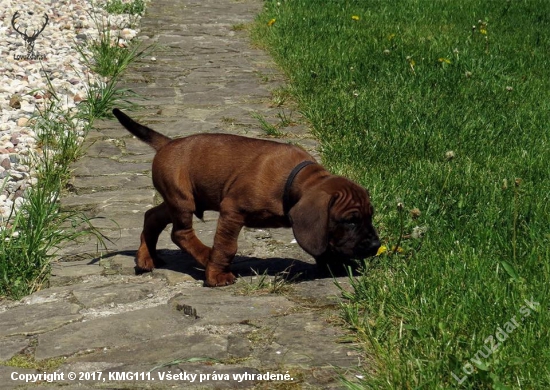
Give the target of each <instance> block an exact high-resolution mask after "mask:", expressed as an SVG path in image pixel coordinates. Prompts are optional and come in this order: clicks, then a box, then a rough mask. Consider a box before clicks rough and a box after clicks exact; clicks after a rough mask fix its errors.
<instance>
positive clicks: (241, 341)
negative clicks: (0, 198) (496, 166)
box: [0, 0, 363, 389]
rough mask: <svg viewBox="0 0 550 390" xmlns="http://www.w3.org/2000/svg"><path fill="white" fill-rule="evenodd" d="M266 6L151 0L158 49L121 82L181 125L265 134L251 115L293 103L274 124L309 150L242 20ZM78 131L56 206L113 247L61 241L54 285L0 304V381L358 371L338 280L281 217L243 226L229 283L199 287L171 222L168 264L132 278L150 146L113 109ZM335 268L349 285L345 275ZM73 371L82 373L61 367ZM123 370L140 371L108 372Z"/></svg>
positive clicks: (142, 383) (163, 126)
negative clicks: (77, 154) (90, 220)
mask: <svg viewBox="0 0 550 390" xmlns="http://www.w3.org/2000/svg"><path fill="white" fill-rule="evenodd" d="M260 8H261V2H260V1H257V0H243V1H240V0H238V1H236V0H217V1H210V0H209V1H204V0H194V1H192V0H185V1H180V2H174V1H170V0H153V1H152V2H151V3H150V6H149V9H148V11H147V14H146V16H145V17H144V18H143V19H142V33H141V35H142V39H143V40H144V41H145V44H151V43H155V44H156V46H155V49H154V52H153V53H152V54H151V56H154V57H155V59H156V60H153V59H152V58H151V56H148V57H147V58H145V59H143V60H142V61H140V62H139V63H137V64H136V65H135V66H134V67H133V68H132V69H131V70H130V71H129V72H128V74H127V77H126V85H125V87H129V88H131V89H133V90H134V91H135V92H137V93H138V94H140V95H142V96H145V97H147V100H146V101H140V106H141V107H140V109H139V110H138V111H136V112H134V113H132V114H131V115H132V116H133V117H135V118H136V119H137V120H139V121H142V122H143V123H146V124H148V125H149V126H151V127H153V128H154V129H156V130H159V131H160V132H162V133H164V134H167V135H169V136H174V137H176V136H178V137H179V136H186V135H189V134H194V133H199V132H227V133H233V134H241V135H247V136H255V137H265V136H266V135H265V133H264V132H263V131H262V129H261V126H260V125H259V123H258V120H257V119H255V118H254V116H253V115H252V114H253V113H259V114H260V115H262V116H264V117H265V118H266V119H267V121H268V122H270V123H273V124H275V123H277V122H278V121H280V120H281V117H286V118H289V117H290V118H292V120H294V121H297V122H298V123H293V124H291V125H290V126H287V127H286V128H283V129H282V131H284V132H285V133H288V134H287V136H286V138H282V139H280V140H281V142H296V143H298V144H300V145H302V146H304V147H305V148H306V149H308V150H310V151H312V152H314V150H315V146H316V144H315V141H314V140H313V139H311V138H310V137H308V136H307V128H306V126H305V125H304V124H303V123H299V122H300V119H299V115H298V114H296V113H293V112H292V107H289V106H288V104H287V103H285V105H281V103H282V100H283V99H281V98H280V96H281V95H280V94H277V90H278V89H280V87H281V86H283V85H284V79H283V77H282V76H281V74H280V73H279V71H278V70H277V69H276V68H275V67H274V65H273V63H272V61H271V59H270V58H269V57H268V56H267V55H266V54H265V53H264V52H262V51H260V50H258V49H255V48H254V47H253V45H251V43H250V41H249V39H248V36H247V32H246V31H243V30H242V28H241V27H242V25H243V24H246V23H250V22H251V21H252V20H253V18H254V16H255V15H256V14H257V12H259V11H260ZM291 112H292V116H291ZM86 145H87V152H86V156H85V157H84V158H82V159H81V160H80V161H79V162H78V163H76V164H75V166H74V169H75V170H74V180H73V182H72V184H71V193H70V194H68V195H67V196H66V197H65V198H64V200H63V205H64V207H65V208H67V209H69V208H71V209H77V210H82V211H84V212H85V213H86V214H87V215H89V216H93V217H95V218H96V219H94V225H95V226H97V227H99V228H101V229H102V232H103V234H105V236H106V237H108V238H109V239H110V240H111V242H108V243H107V250H103V249H101V248H98V245H97V243H96V241H94V240H89V241H86V242H82V243H79V244H75V245H71V246H68V247H66V248H63V250H62V253H61V258H60V260H59V261H58V262H57V263H55V264H54V265H53V277H52V279H51V286H50V288H47V289H44V290H42V291H40V292H37V293H35V294H33V295H31V296H29V297H27V298H25V299H23V300H21V301H20V302H3V303H0V361H3V362H4V363H0V379H1V380H0V387H2V388H3V387H6V388H14V387H21V388H27V387H28V388H36V387H40V388H51V387H54V388H55V387H60V386H67V385H68V386H69V388H72V387H76V385H77V384H80V386H79V387H80V388H98V387H100V388H155V389H164V388H173V387H176V388H179V387H186V388H187V387H189V388H257V389H268V388H293V389H294V388H296V389H298V388H304V389H307V388H323V389H327V388H340V387H342V384H341V382H340V381H339V377H340V376H345V377H351V378H353V369H354V367H357V365H358V364H362V363H363V362H361V361H360V359H359V354H358V353H357V352H356V351H354V350H353V348H352V347H353V346H352V345H350V344H345V343H341V342H340V341H342V338H343V337H344V336H345V334H344V332H343V330H342V329H341V328H340V327H338V326H337V325H336V322H337V319H338V302H339V301H338V297H339V295H340V294H339V290H338V288H337V287H336V286H335V284H334V281H333V280H332V279H316V269H315V266H314V263H313V261H312V259H311V258H310V257H309V256H308V255H307V254H305V253H304V252H303V251H302V250H301V249H300V248H299V247H298V246H297V244H295V243H294V241H293V236H292V233H291V231H290V230H284V229H283V230H279V229H273V230H253V229H245V230H243V232H242V234H241V237H240V240H239V252H238V256H237V258H236V260H235V263H234V272H235V273H236V274H238V275H240V276H241V277H240V278H239V281H238V282H237V283H236V284H235V285H233V286H229V287H225V288H216V289H210V288H206V287H203V286H202V284H203V278H204V273H203V271H202V270H200V269H199V268H198V267H197V264H196V263H194V262H193V261H192V259H190V258H189V257H188V256H187V255H185V254H183V253H181V252H180V251H179V250H177V248H176V247H175V245H174V244H173V243H172V242H171V241H170V238H169V234H167V233H163V235H161V238H160V241H159V248H162V250H161V254H162V255H163V257H164V259H165V260H167V263H168V264H167V266H166V267H165V268H164V269H158V270H155V271H154V272H153V273H151V274H145V275H140V276H135V275H134V269H133V267H134V257H133V256H134V253H135V251H136V249H137V247H138V245H139V234H140V232H141V225H142V219H143V213H144V212H145V211H146V210H147V209H149V208H150V207H152V206H153V205H154V204H156V202H157V201H158V199H157V198H156V196H155V192H154V190H153V188H152V184H151V177H150V162H151V160H152V157H153V152H152V150H151V149H149V147H147V146H146V145H145V144H143V143H141V142H139V141H138V140H136V139H135V138H133V137H132V136H131V135H130V134H129V133H128V132H126V131H125V130H124V129H122V127H121V126H120V125H118V123H116V122H115V121H105V122H102V123H99V124H98V126H97V129H96V130H95V131H93V132H91V133H90V134H89V137H88V139H87V144H86ZM215 224H216V214H215V213H207V214H206V216H205V219H204V222H202V221H196V222H195V228H196V230H197V232H198V235H199V237H200V238H201V239H202V240H203V241H204V242H205V243H207V244H210V243H211V241H212V237H213V233H214V230H215ZM100 249H101V250H100ZM285 278H286V279H287V282H284V279H285ZM291 279H294V283H290V282H289V280H291ZM338 281H339V282H340V284H341V285H342V286H343V287H344V288H346V287H347V283H346V278H340V279H338ZM7 361H8V362H10V364H12V366H8V365H7V363H5V362H7ZM29 367H31V368H29ZM33 367H34V368H33ZM56 370H57V371H58V372H60V373H62V374H63V379H62V380H57V381H55V382H52V383H47V382H46V381H42V382H41V383H39V384H25V383H24V382H22V381H20V380H12V379H11V378H12V373H15V372H16V373H17V374H16V378H19V375H22V374H30V373H43V372H48V373H53V372H54V371H56ZM71 372H75V373H79V372H88V376H87V377H86V376H83V377H82V378H80V379H79V378H77V380H70V379H69V378H68V375H69V373H71ZM93 372H97V373H101V375H102V377H101V378H99V377H98V375H99V374H95V375H96V376H95V377H93V376H91V374H92V373H93ZM127 372H130V373H141V374H139V375H141V376H139V375H138V377H134V378H132V377H127V378H123V377H122V376H118V377H117V375H121V374H116V373H127ZM113 373H114V374H113ZM179 373H181V374H182V377H181V378H179V379H172V380H168V379H167V378H168V377H167V376H166V375H167V374H172V375H174V374H179ZM266 373H271V374H283V375H284V374H286V373H288V375H289V377H291V378H292V380H290V379H288V380H286V381H285V380H282V381H279V382H277V381H272V380H269V379H267V380H266V378H265V375H266ZM183 374H185V375H187V376H183ZM214 374H215V375H214ZM234 374H235V375H237V374H238V375H244V374H248V376H246V377H244V380H241V381H239V378H241V379H243V377H238V376H236V377H235V379H234V377H233V375H234ZM257 374H262V375H264V377H262V378H260V379H259V380H258V378H257V376H256V375H257ZM109 375H111V376H109ZM113 375H114V376H113ZM162 375H165V376H164V380H161V378H162ZM191 375H197V376H196V377H195V379H194V381H192V379H193V377H192V376H191ZM201 375H202V378H201ZM207 375H209V377H207ZM253 376H254V378H252V377H253ZM287 378H288V377H287ZM201 380H202V381H201Z"/></svg>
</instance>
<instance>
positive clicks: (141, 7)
mask: <svg viewBox="0 0 550 390" xmlns="http://www.w3.org/2000/svg"><path fill="white" fill-rule="evenodd" d="M104 8H105V10H106V11H107V12H108V13H110V14H130V15H143V13H144V12H145V1H144V0H133V1H130V2H123V1H122V0H109V1H107V2H106V3H105V6H104Z"/></svg>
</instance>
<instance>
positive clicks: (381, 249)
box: [376, 245, 388, 256]
mask: <svg viewBox="0 0 550 390" xmlns="http://www.w3.org/2000/svg"><path fill="white" fill-rule="evenodd" d="M387 251H388V247H387V246H386V245H381V246H380V248H378V252H376V256H380V255H382V254H384V253H386V252H387Z"/></svg>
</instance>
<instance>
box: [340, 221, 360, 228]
mask: <svg viewBox="0 0 550 390" xmlns="http://www.w3.org/2000/svg"><path fill="white" fill-rule="evenodd" d="M342 223H343V224H344V226H346V227H347V228H349V229H353V228H355V227H356V226H357V225H358V222H357V221H356V220H355V219H351V220H347V221H343V222H342Z"/></svg>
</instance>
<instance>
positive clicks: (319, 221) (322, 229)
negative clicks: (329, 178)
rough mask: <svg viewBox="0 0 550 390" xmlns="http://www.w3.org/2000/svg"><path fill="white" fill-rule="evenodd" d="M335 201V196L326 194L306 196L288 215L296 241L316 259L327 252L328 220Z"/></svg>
mask: <svg viewBox="0 0 550 390" xmlns="http://www.w3.org/2000/svg"><path fill="white" fill-rule="evenodd" d="M334 200H335V197H334V196H331V195H330V194H328V193H325V192H323V193H321V194H319V193H317V194H315V196H304V197H302V199H300V201H299V202H298V203H296V205H294V207H292V209H290V212H289V213H288V214H289V216H290V219H291V220H292V231H293V233H294V237H295V238H296V241H297V242H298V244H299V245H300V246H301V247H302V248H303V249H304V250H305V251H306V252H307V253H309V254H310V255H312V256H314V257H315V256H319V255H321V254H322V253H324V252H325V251H326V250H327V246H328V218H329V211H330V207H331V206H332V204H333V203H334Z"/></svg>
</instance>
